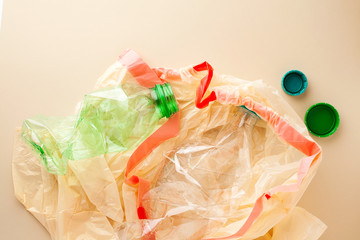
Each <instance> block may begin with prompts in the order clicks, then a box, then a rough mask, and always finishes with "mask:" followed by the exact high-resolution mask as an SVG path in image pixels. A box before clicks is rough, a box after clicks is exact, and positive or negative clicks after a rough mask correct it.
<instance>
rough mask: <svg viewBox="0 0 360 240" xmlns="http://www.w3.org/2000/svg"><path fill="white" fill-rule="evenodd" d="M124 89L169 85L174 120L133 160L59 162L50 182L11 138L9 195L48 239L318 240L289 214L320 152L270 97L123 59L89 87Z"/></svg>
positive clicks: (262, 87) (203, 73) (255, 84)
mask: <svg viewBox="0 0 360 240" xmlns="http://www.w3.org/2000/svg"><path fill="white" fill-rule="evenodd" d="M134 80H136V81H138V82H139V83H140V85H142V86H144V87H148V88H149V87H151V86H153V85H154V84H155V83H159V82H160V83H164V82H169V83H170V84H171V87H172V89H173V91H174V94H175V97H176V100H177V102H178V104H179V109H180V113H177V114H175V115H173V116H172V117H170V118H169V119H168V120H167V121H165V122H159V124H158V125H157V127H156V128H155V129H154V132H153V133H152V134H151V135H150V136H148V137H147V138H146V139H145V140H144V141H142V142H141V143H139V145H138V146H137V147H136V148H132V149H128V150H125V151H119V152H114V153H106V154H101V155H98V156H95V157H91V158H87V159H81V160H77V161H69V166H68V172H67V173H66V175H64V176H56V175H52V174H50V173H48V172H47V171H46V169H44V167H43V166H42V165H41V164H40V162H39V159H38V158H37V157H36V155H34V152H33V150H32V149H31V146H29V145H28V144H26V143H25V142H24V141H23V140H22V139H21V137H20V135H18V134H17V136H18V137H17V138H16V139H17V140H16V143H15V149H14V159H13V176H14V185H15V193H16V195H17V197H18V199H19V200H20V201H21V202H22V203H23V204H24V205H25V207H26V208H27V209H28V210H29V211H30V212H31V213H33V214H34V216H35V217H36V218H37V219H39V221H40V222H41V223H42V224H43V225H44V226H45V227H46V228H47V229H48V231H49V232H50V234H51V236H52V238H53V239H214V238H219V239H274V240H276V239H278V240H281V239H284V238H283V237H281V236H284V234H282V235H281V232H284V233H285V232H286V229H285V227H284V226H286V224H285V221H286V219H291V218H290V217H289V216H290V215H291V216H292V217H296V219H300V220H299V222H298V224H299V225H298V228H297V229H304V231H305V229H312V231H314V232H315V231H316V232H317V235H318V236H320V235H321V233H322V232H323V231H324V229H325V226H324V224H322V223H321V222H320V221H319V220H317V219H316V218H315V217H309V216H311V215H310V214H308V213H306V212H305V211H297V212H296V214H295V215H292V214H293V211H291V210H292V209H294V207H295V206H296V203H297V202H298V200H299V199H300V197H301V195H302V193H303V192H304V191H305V189H306V188H307V186H308V184H309V183H310V181H311V179H312V177H313V176H314V175H315V173H316V170H317V168H318V166H319V164H320V160H321V148H320V147H319V146H318V145H317V144H316V143H315V142H314V141H313V140H312V139H311V137H310V136H309V135H308V133H307V130H306V127H305V126H304V124H303V122H302V120H301V119H300V118H299V117H298V116H297V115H296V113H295V112H294V111H293V110H292V109H291V107H290V106H289V105H288V104H286V103H285V102H284V100H283V99H282V98H281V97H280V96H279V95H278V94H277V92H276V90H274V89H272V88H270V87H268V86H267V85H266V84H264V83H263V82H262V81H252V82H251V81H245V80H240V79H237V78H234V77H231V76H226V75H216V74H213V70H212V67H211V66H210V65H209V64H207V63H206V62H205V63H203V64H200V65H196V66H189V67H185V68H182V69H179V70H174V69H164V68H155V69H150V68H149V67H148V66H147V65H146V64H145V63H144V62H143V60H142V59H141V58H140V57H139V56H138V55H136V54H135V53H134V52H132V51H127V52H126V53H125V54H123V55H122V56H121V57H120V58H119V60H118V61H117V62H116V63H115V64H113V65H112V66H110V67H109V69H108V70H107V71H106V72H105V73H104V75H103V76H102V77H101V78H100V79H99V82H98V84H97V86H96V87H97V88H98V89H101V88H107V87H112V86H116V85H119V84H121V83H122V82H126V81H134ZM210 82H211V85H210ZM209 87H210V90H211V91H207V89H208V88H209ZM25 183H26V184H25ZM301 219H307V221H301ZM75 226H76V227H75ZM294 232H298V230H294ZM275 233H276V234H275ZM291 236H292V239H294V240H296V239H304V236H305V233H304V234H302V235H299V234H296V235H295V236H293V235H291ZM318 236H317V237H318ZM313 239H316V238H313Z"/></svg>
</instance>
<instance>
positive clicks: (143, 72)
mask: <svg viewBox="0 0 360 240" xmlns="http://www.w3.org/2000/svg"><path fill="white" fill-rule="evenodd" d="M118 61H119V62H120V63H121V64H122V65H124V66H125V67H126V68H127V70H128V71H129V72H130V73H131V75H132V76H133V77H134V78H135V79H136V80H137V82H138V83H139V84H140V85H142V86H144V87H147V88H153V87H155V85H156V84H162V83H163V81H161V79H160V78H159V77H158V76H157V74H156V73H155V72H154V71H153V70H152V69H151V68H150V67H149V66H148V65H147V64H146V63H145V62H144V61H143V60H142V59H141V57H140V56H139V55H138V54H136V53H135V52H134V51H132V50H127V51H125V52H124V53H123V54H122V55H121V56H120V57H119V59H118ZM179 116H180V113H176V114H174V115H173V116H171V117H170V118H169V120H168V121H167V122H166V123H165V124H163V125H162V126H161V127H160V128H159V129H157V130H156V131H155V132H154V133H153V134H151V135H150V136H149V137H148V138H147V139H146V140H145V141H144V142H142V143H141V144H140V145H139V146H138V147H137V149H136V150H135V151H134V152H133V154H132V155H131V156H130V158H129V160H128V163H127V166H126V169H125V183H126V184H129V185H137V186H138V198H137V213H138V217H139V219H147V215H146V211H145V209H144V207H143V205H142V199H143V196H144V195H145V194H146V192H148V191H149V190H150V182H149V181H147V180H146V179H143V178H140V177H138V176H136V175H133V176H131V177H128V174H129V173H130V172H131V170H133V169H134V168H135V167H136V166H137V165H138V164H139V163H140V162H142V161H143V160H144V159H145V157H146V156H148V155H149V154H150V153H151V152H152V150H153V149H155V148H156V147H157V146H159V145H160V144H161V143H162V142H164V141H166V140H167V139H170V138H172V137H175V136H177V134H178V132H179V125H180V117H179ZM147 238H149V239H152V238H154V236H153V235H149V236H147Z"/></svg>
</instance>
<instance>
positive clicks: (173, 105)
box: [152, 83, 179, 118]
mask: <svg viewBox="0 0 360 240" xmlns="http://www.w3.org/2000/svg"><path fill="white" fill-rule="evenodd" d="M153 90H154V93H155V94H152V95H153V98H154V99H155V101H156V103H157V106H158V107H159V109H160V112H161V115H162V117H167V118H169V117H170V116H171V115H173V114H175V113H177V112H178V111H179V107H178V105H177V102H176V99H175V95H174V92H173V90H172V88H171V85H170V84H169V83H165V84H156V85H155V87H154V88H153Z"/></svg>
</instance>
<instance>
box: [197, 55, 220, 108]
mask: <svg viewBox="0 0 360 240" xmlns="http://www.w3.org/2000/svg"><path fill="white" fill-rule="evenodd" d="M193 68H194V70H195V71H197V72H200V71H208V74H207V75H206V76H205V77H204V78H203V79H201V81H200V85H199V87H198V88H197V90H196V99H195V106H196V107H197V108H200V109H201V108H205V107H207V106H208V105H209V103H210V102H212V101H215V100H216V94H215V92H214V91H212V92H211V93H210V95H209V96H207V97H206V98H204V99H203V97H204V95H205V93H206V91H207V89H208V87H209V85H210V82H211V79H212V77H213V75H214V69H213V68H212V66H211V65H210V64H209V63H207V62H203V63H200V64H199V65H196V66H194V67H193Z"/></svg>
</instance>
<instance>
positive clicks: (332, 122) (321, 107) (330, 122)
mask: <svg viewBox="0 0 360 240" xmlns="http://www.w3.org/2000/svg"><path fill="white" fill-rule="evenodd" d="M339 123H340V117H339V113H338V111H337V110H336V109H335V108H334V107H333V106H332V105H330V104H328V103H317V104H315V105H312V106H311V107H310V108H309V109H308V110H307V112H306V114H305V124H306V126H307V128H308V129H309V132H311V133H312V134H314V135H315V136H318V137H328V136H330V135H331V134H333V133H334V132H336V129H337V128H338V127H339Z"/></svg>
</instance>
